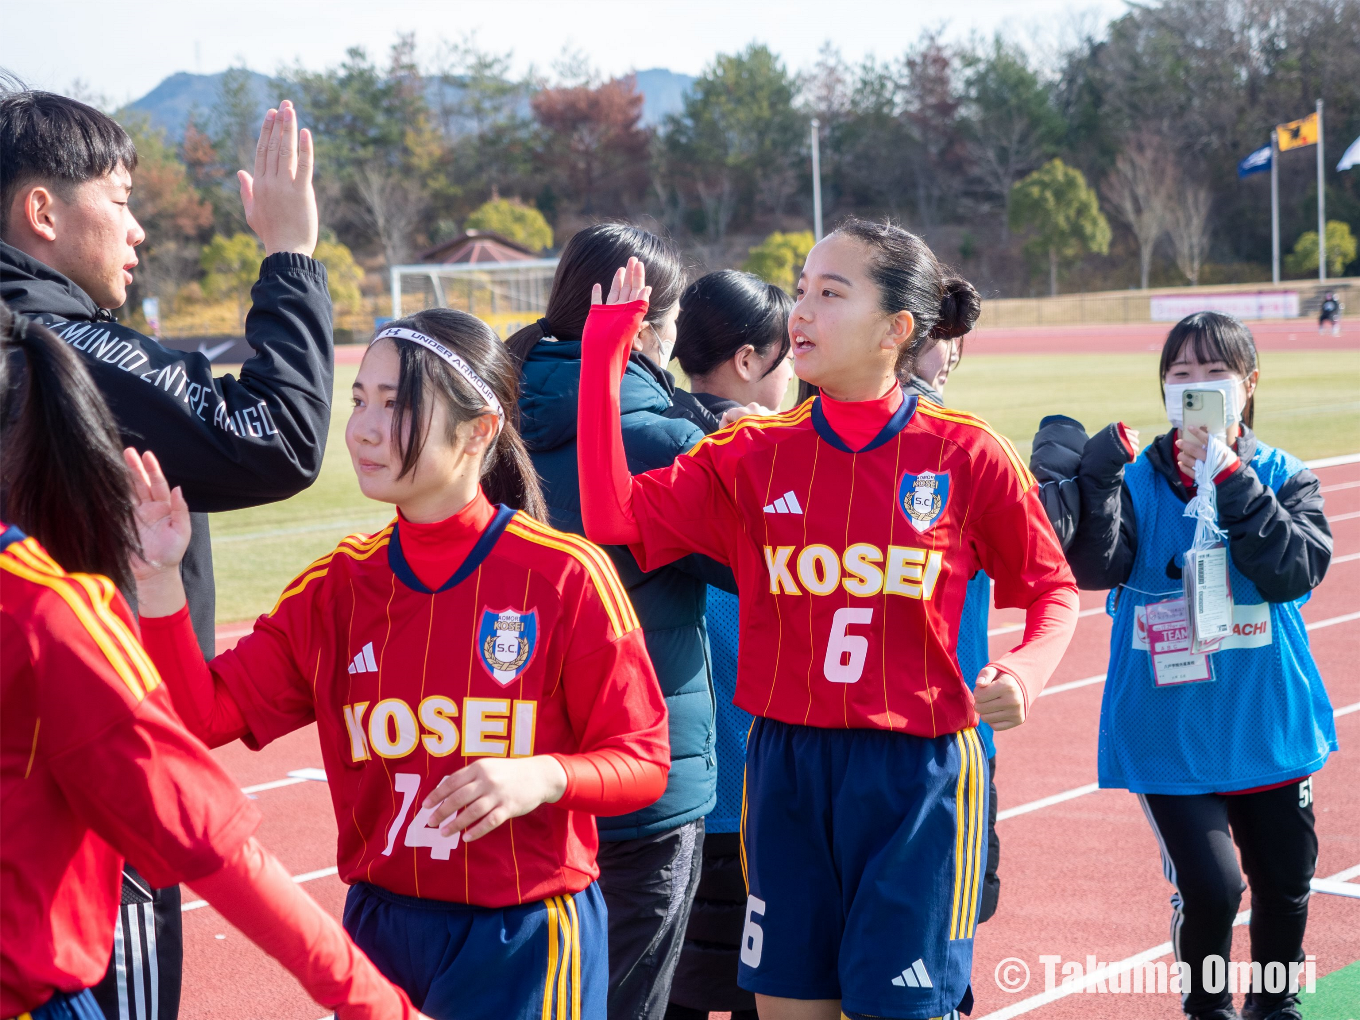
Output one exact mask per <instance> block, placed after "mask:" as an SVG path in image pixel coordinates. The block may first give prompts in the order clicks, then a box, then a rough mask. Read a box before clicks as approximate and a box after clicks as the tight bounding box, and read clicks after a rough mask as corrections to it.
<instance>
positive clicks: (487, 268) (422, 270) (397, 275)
mask: <svg viewBox="0 0 1360 1020" xmlns="http://www.w3.org/2000/svg"><path fill="white" fill-rule="evenodd" d="M556 271H557V259H533V260H529V261H525V262H502V263H497V262H481V263H476V262H473V263H468V262H449V263H421V264H419V265H410V266H393V267H392V270H391V285H392V317H393V318H394V319H399V318H401V317H402V316H403V315H411V314H413V313H414V312H418V311H421V310H423V309H426V308H457V309H460V310H462V311H464V312H470V313H471V314H473V315H475V316H477V318H479V319H481V320H482V321H483V322H485V323H486V324H487V325H489V326H490V327H491V328H492V329H494V330H495V331H496V332H497V333H498V334H499V335H500V337H501V339H504V338H505V337H507V336H509V335H510V334H511V333H513V332H515V331H516V330H517V329H521V328H523V327H524V326H527V325H529V323H531V322H533V321H534V320H535V319H537V318H538V317H539V316H541V315H542V314H543V312H544V311H545V310H546V309H547V307H548V292H549V291H550V290H551V289H552V281H553V274H554V273H555V272H556Z"/></svg>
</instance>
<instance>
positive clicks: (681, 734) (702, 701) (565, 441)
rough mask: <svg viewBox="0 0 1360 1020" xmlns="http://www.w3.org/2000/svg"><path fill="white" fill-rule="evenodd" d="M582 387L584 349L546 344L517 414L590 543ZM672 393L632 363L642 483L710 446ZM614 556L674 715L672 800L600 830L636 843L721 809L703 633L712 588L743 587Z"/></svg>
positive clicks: (549, 492) (552, 488)
mask: <svg viewBox="0 0 1360 1020" xmlns="http://www.w3.org/2000/svg"><path fill="white" fill-rule="evenodd" d="M580 378H581V345H580V343H579V342H571V341H564V340H552V339H546V340H543V341H541V342H540V343H539V344H538V345H537V346H536V347H534V349H533V350H532V351H531V352H530V354H529V357H528V359H527V360H526V361H525V364H524V374H523V378H522V380H521V387H522V389H521V394H520V402H519V407H520V417H521V429H522V430H523V434H524V440H525V442H526V443H527V444H528V447H529V452H530V455H531V456H532V457H533V461H534V467H535V468H536V469H537V470H538V473H539V475H540V477H541V478H542V479H543V490H544V496H545V497H546V498H547V501H548V510H549V513H550V514H551V517H552V524H553V526H554V527H556V528H561V529H562V530H564V531H572V532H575V533H576V534H578V535H583V534H585V529H584V528H583V527H582V525H581V493H580V483H579V478H578V474H577V470H576V399H577V390H578V388H579V384H580ZM673 389H674V384H673V383H672V381H671V379H670V376H669V374H667V373H665V372H662V371H661V370H660V369H658V368H656V366H655V365H653V364H652V362H651V361H650V360H648V359H647V358H645V357H644V356H643V355H641V354H637V353H634V354H633V356H632V358H631V359H630V360H629V362H628V368H627V371H626V372H625V373H624V376H623V383H622V385H621V386H620V388H619V397H620V407H621V409H622V411H623V448H624V452H625V453H626V454H627V456H628V468H629V470H630V471H632V472H633V473H634V474H641V473H642V472H644V471H650V470H651V469H652V468H658V467H665V466H666V465H667V464H670V463H671V462H672V461H673V460H675V458H676V456H677V455H678V454H681V453H683V452H684V451H686V450H688V449H689V448H690V447H691V446H693V445H694V444H695V443H697V442H698V441H699V440H700V439H702V438H703V435H704V434H703V432H702V431H700V430H699V429H698V428H696V427H695V426H694V425H693V424H691V423H690V422H688V421H685V420H683V419H679V418H672V417H666V416H665V414H666V412H667V411H669V410H670V409H671V396H670V395H671V392H672V391H673ZM606 551H607V552H608V553H609V555H610V557H611V558H612V559H613V561H614V566H615V567H617V568H618V572H619V577H620V578H622V580H623V584H624V587H625V588H627V589H628V594H629V595H630V596H631V598H632V600H633V607H634V608H635V609H636V610H637V615H638V619H639V620H640V621H641V623H642V630H643V633H644V635H645V637H646V639H647V650H648V652H650V653H651V656H652V664H653V665H654V666H655V667H656V674H657V679H658V680H660V682H661V691H662V693H663V694H664V695H665V696H666V706H667V708H668V709H669V710H670V737H671V772H670V778H669V779H668V780H667V783H666V792H665V793H664V794H663V795H662V797H661V799H660V800H658V801H657V802H656V803H655V804H653V805H651V806H650V807H646V808H643V809H642V810H641V811H635V812H633V813H632V814H629V815H619V816H616V817H612V818H600V819H598V821H597V824H598V826H599V830H600V838H601V839H603V840H623V839H637V838H640V837H642V836H650V835H653V834H655V833H658V832H665V831H666V830H668V829H673V828H675V827H676V826H678V825H683V824H684V823H685V822H689V821H693V820H694V819H696V818H701V817H703V816H704V815H705V814H706V813H707V812H708V811H709V810H710V809H711V808H712V807H713V804H714V800H715V797H716V791H717V756H716V753H715V750H714V746H713V742H714V736H713V686H712V668H711V664H710V662H709V652H708V636H707V633H706V631H705V628H704V611H705V603H706V589H707V582H708V581H710V580H714V581H716V582H717V583H719V584H720V585H721V586H722V587H732V588H733V589H735V586H734V585H733V584H732V580H731V572H730V571H727V570H726V568H722V567H719V566H718V565H717V564H715V563H713V562H712V561H710V560H706V559H704V558H703V557H698V556H690V557H686V558H685V559H683V560H681V561H679V562H677V563H673V564H671V565H670V566H666V567H662V568H661V569H660V570H653V571H652V572H650V573H646V574H644V573H643V572H642V571H641V570H639V569H638V565H637V561H636V560H634V559H633V556H632V554H631V553H630V552H628V550H627V549H625V548H623V547H622V546H608V547H606ZM724 574H725V575H726V577H725V582H724V578H723V575H724Z"/></svg>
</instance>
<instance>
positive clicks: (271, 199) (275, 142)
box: [236, 99, 317, 255]
mask: <svg viewBox="0 0 1360 1020" xmlns="http://www.w3.org/2000/svg"><path fill="white" fill-rule="evenodd" d="M236 176H237V178H238V179H239V180H240V182H241V204H242V205H244V206H245V209H246V222H247V223H249V224H250V229H251V230H253V231H255V233H256V234H258V235H259V237H260V240H261V241H263V242H264V250H265V253H266V254H268V255H273V254H274V253H276V252H281V251H294V252H297V253H298V254H299V255H310V254H311V253H312V252H313V251H314V250H315V249H316V235H317V214H316V192H314V191H313V190H312V133H311V132H310V131H308V130H306V129H304V130H303V131H302V132H301V134H299V133H298V123H297V110H296V109H294V107H293V104H292V103H291V102H289V101H288V100H287V99H285V100H284V101H283V102H281V103H280V104H279V108H278V109H277V110H270V111H269V112H268V113H266V114H265V115H264V127H262V128H261V129H260V142H259V145H257V146H256V147H255V174H254V176H253V177H252V176H251V175H250V174H248V173H246V172H245V171H244V170H239V171H237V173H236Z"/></svg>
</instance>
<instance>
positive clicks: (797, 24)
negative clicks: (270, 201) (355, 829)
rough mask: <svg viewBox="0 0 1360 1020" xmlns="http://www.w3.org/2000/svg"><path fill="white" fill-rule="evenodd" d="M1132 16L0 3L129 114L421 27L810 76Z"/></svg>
mask: <svg viewBox="0 0 1360 1020" xmlns="http://www.w3.org/2000/svg"><path fill="white" fill-rule="evenodd" d="M1124 9H1125V5H1124V3H1123V0H951V2H948V3H939V2H921V0H819V2H811V0H782V2H769V0H764V2H756V0H674V2H671V3H668V4H661V3H655V2H651V3H648V2H639V0H271V2H261V0H123V2H120V3H110V2H108V0H0V67H4V68H6V69H8V70H10V71H12V72H14V73H15V74H17V75H18V76H19V77H20V78H21V79H23V80H24V81H25V82H27V83H28V84H30V85H33V86H35V87H38V88H47V89H52V90H56V91H68V90H69V89H70V88H71V85H72V82H74V81H75V80H77V79H80V80H82V81H83V82H84V83H85V85H86V87H87V88H88V89H89V90H90V91H92V92H93V93H96V94H102V95H103V96H105V97H106V98H107V99H108V100H109V101H110V102H111V104H112V105H115V106H116V105H119V104H121V103H124V102H127V101H129V100H132V99H136V98H139V97H141V96H142V95H144V94H145V93H147V92H148V91H150V90H151V89H152V88H153V87H154V86H155V85H156V84H157V83H159V82H160V81H161V80H162V79H163V78H165V77H166V76H167V75H170V74H173V73H174V72H176V71H191V72H195V71H196V72H203V73H213V72H216V71H221V70H224V69H226V68H227V67H229V66H232V65H234V64H239V63H242V62H244V63H245V65H246V66H247V67H250V68H251V69H252V70H256V71H262V72H264V73H273V72H274V71H276V70H278V68H279V67H280V66H282V65H287V64H293V63H295V62H300V63H301V64H303V65H304V66H305V67H307V68H310V69H320V68H322V67H326V66H329V65H331V64H334V63H336V62H338V61H339V60H340V58H341V57H342V56H343V55H344V52H345V50H346V49H347V48H348V47H350V46H353V45H356V44H360V45H364V46H366V47H367V48H368V49H369V52H370V55H372V56H374V57H375V58H378V59H379V60H382V59H385V54H386V50H387V47H388V46H389V45H390V44H391V43H392V41H393V39H394V38H395V37H396V35H397V33H399V32H404V31H411V30H415V31H416V32H417V39H418V41H419V44H420V50H419V57H420V58H421V59H422V61H428V60H430V59H432V58H433V57H434V55H435V52H436V51H437V49H438V47H439V43H440V40H442V39H447V40H457V39H459V38H460V37H462V36H463V35H465V34H467V33H469V32H475V33H476V38H477V42H478V43H479V44H480V45H481V46H482V47H483V48H486V49H490V50H493V51H497V52H504V51H507V50H513V52H514V66H515V70H516V72H523V71H524V70H525V69H526V68H527V67H528V66H529V65H530V64H533V65H535V66H537V67H539V68H542V69H547V68H548V67H549V66H550V65H551V64H552V63H553V62H554V61H555V60H556V59H557V58H558V57H559V56H560V55H561V54H562V51H563V49H564V47H569V48H571V49H573V50H578V51H580V52H582V53H584V54H585V55H586V56H587V58H588V59H589V60H590V61H591V62H592V63H593V64H594V65H595V66H596V67H597V68H598V69H599V70H600V71H602V72H603V73H605V74H606V75H616V74H622V73H625V72H627V71H630V70H641V69H645V68H650V67H665V68H669V69H670V70H672V71H679V72H683V73H686V74H698V73H699V72H700V71H701V70H702V69H703V67H704V65H705V64H706V63H708V61H709V60H711V59H712V57H713V56H714V55H715V54H717V53H720V52H733V51H735V50H738V49H740V48H742V47H744V46H745V45H746V44H747V43H749V42H752V41H759V42H763V43H766V44H767V45H769V46H770V48H771V49H773V50H774V51H775V52H776V53H778V54H779V55H780V56H782V57H783V58H784V60H785V62H786V63H787V64H788V66H789V67H790V68H791V69H793V70H799V69H801V68H805V67H809V66H811V65H812V64H813V63H814V62H815V61H816V58H817V50H818V49H819V48H820V46H821V45H822V43H823V42H825V41H826V40H830V41H831V43H832V44H833V45H835V46H837V47H839V48H840V50H841V52H842V53H843V54H844V56H845V57H846V58H847V59H849V60H851V61H856V60H858V59H859V58H861V57H863V56H865V55H866V54H868V53H874V54H876V55H877V56H879V57H882V58H893V57H896V56H897V55H899V54H900V53H901V52H902V51H903V50H904V49H905V48H906V46H907V45H908V44H909V43H910V42H911V41H913V40H914V39H915V38H916V37H917V35H918V34H919V33H920V31H921V29H922V28H924V27H928V26H929V27H937V26H943V27H944V30H945V35H946V37H950V38H964V37H967V36H968V35H969V34H970V33H973V32H978V33H981V34H983V35H991V34H992V33H993V32H996V31H998V30H999V31H1002V32H1005V33H1007V34H1008V35H1012V36H1014V37H1015V38H1016V39H1017V40H1018V41H1021V42H1024V43H1026V44H1027V45H1034V46H1037V47H1038V48H1039V49H1040V50H1043V49H1045V48H1051V47H1053V46H1056V45H1057V44H1058V43H1059V42H1060V41H1061V39H1062V37H1063V35H1064V34H1065V33H1069V32H1071V31H1072V28H1073V26H1074V25H1075V24H1081V23H1085V24H1088V25H1090V26H1092V27H1095V26H1098V25H1103V24H1104V23H1105V22H1106V21H1108V20H1109V19H1110V18H1111V17H1113V16H1116V15H1118V14H1119V13H1120V12H1121V11H1122V10H1124ZM39 12H40V13H39ZM39 22H40V23H41V24H39ZM39 28H40V29H41V32H40V34H39V33H38V30H39Z"/></svg>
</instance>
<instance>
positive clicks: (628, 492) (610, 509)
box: [576, 301, 740, 570]
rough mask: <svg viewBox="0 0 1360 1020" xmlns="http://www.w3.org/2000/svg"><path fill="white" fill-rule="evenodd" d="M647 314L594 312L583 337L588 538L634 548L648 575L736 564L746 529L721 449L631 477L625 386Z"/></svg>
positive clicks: (639, 304) (625, 309) (582, 466)
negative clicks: (695, 557) (701, 561)
mask: <svg viewBox="0 0 1360 1020" xmlns="http://www.w3.org/2000/svg"><path fill="white" fill-rule="evenodd" d="M646 314H647V303H646V302H645V301H634V302H631V303H630V304H626V305H592V306H591V309H590V316H589V317H588V318H587V319H586V325H585V329H584V331H583V333H582V340H581V389H580V407H579V421H578V424H577V441H576V459H577V468H578V470H579V471H580V477H581V478H582V479H592V480H598V481H595V483H594V484H590V485H586V484H582V485H581V517H582V520H583V521H584V523H585V529H586V535H587V536H588V537H589V538H590V540H591V541H592V542H598V543H600V544H602V545H627V546H628V547H629V549H630V550H631V551H632V553H633V556H634V557H635V558H636V559H637V561H638V564H639V565H640V566H641V567H642V569H643V570H655V569H656V568H657V567H662V566H665V565H666V564H667V563H671V562H674V561H675V560H678V559H680V558H681V557H682V556H688V555H689V554H690V553H693V552H700V553H704V554H706V555H708V556H710V557H712V558H713V559H716V560H718V561H719V562H720V563H731V562H732V561H733V554H732V551H731V548H730V543H731V542H732V540H733V537H734V536H735V535H736V534H737V533H738V532H739V531H740V528H739V526H738V522H737V514H736V508H735V505H734V504H733V502H732V498H731V494H730V490H729V488H728V487H727V486H725V485H724V484H723V482H722V479H721V478H720V476H719V471H718V469H717V466H716V464H715V463H714V462H713V460H712V455H713V453H714V451H715V450H717V449H720V447H717V446H715V445H713V444H709V443H701V444H700V445H699V446H698V447H696V448H695V449H694V450H692V451H691V452H690V454H682V455H681V456H679V457H677V458H676V460H675V462H674V463H673V464H672V465H671V466H670V467H665V468H658V469H656V470H655V471H649V472H647V473H646V474H642V475H637V476H633V475H630V474H629V472H628V459H627V457H626V455H625V453H624V449H623V429H622V425H621V418H620V414H619V382H620V380H621V379H622V378H623V371H624V368H625V366H626V365H627V363H628V351H629V345H630V342H631V338H632V337H634V336H635V335H637V331H638V329H640V328H641V325H642V318H643V316H644V315H646ZM728 431H729V430H725V431H724V432H723V433H721V435H724V436H726V435H728ZM730 431H732V432H736V431H737V426H733V427H732V429H731V430H730Z"/></svg>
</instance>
